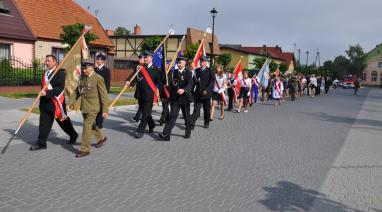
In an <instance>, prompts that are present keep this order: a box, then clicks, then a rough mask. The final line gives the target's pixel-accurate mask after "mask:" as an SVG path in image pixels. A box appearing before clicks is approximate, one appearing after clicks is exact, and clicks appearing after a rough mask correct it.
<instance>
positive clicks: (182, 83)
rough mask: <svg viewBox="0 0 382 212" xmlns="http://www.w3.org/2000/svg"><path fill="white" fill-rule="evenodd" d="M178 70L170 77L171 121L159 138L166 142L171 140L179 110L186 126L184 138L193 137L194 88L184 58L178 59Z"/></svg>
mask: <svg viewBox="0 0 382 212" xmlns="http://www.w3.org/2000/svg"><path fill="white" fill-rule="evenodd" d="M178 68H179V69H176V70H172V71H171V73H170V76H169V92H170V98H169V100H170V104H171V112H170V119H169V120H168V121H167V122H166V125H165V127H164V130H163V133H160V134H159V137H160V138H161V139H163V140H165V141H169V140H170V135H171V131H172V129H173V128H174V126H175V123H176V119H177V118H178V114H179V110H182V114H183V118H184V121H185V124H186V135H185V136H184V138H190V137H191V123H190V103H191V102H192V101H193V97H192V93H191V89H192V86H193V80H192V73H191V71H189V70H187V69H186V59H185V58H183V57H179V58H178Z"/></svg>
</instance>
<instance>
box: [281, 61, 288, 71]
mask: <svg viewBox="0 0 382 212" xmlns="http://www.w3.org/2000/svg"><path fill="white" fill-rule="evenodd" d="M287 69H288V66H287V64H285V63H280V65H279V70H280V72H281V73H285V72H286V71H287Z"/></svg>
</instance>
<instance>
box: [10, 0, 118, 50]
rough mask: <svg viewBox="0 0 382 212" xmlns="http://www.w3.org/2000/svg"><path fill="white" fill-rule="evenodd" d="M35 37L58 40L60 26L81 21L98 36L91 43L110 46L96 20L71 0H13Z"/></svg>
mask: <svg viewBox="0 0 382 212" xmlns="http://www.w3.org/2000/svg"><path fill="white" fill-rule="evenodd" d="M13 1H14V2H15V4H16V6H17V7H18V9H19V11H20V13H21V14H22V16H23V17H24V19H25V21H26V23H27V24H28V26H29V28H30V29H31V31H32V32H33V34H34V35H35V36H36V37H37V38H41V39H48V40H57V41H59V40H60V33H61V32H62V26H64V25H69V24H75V23H83V24H87V25H91V26H92V27H93V28H92V30H91V32H92V33H95V34H96V35H97V36H98V37H99V38H98V39H97V40H95V41H93V42H91V43H90V44H91V45H96V46H101V47H112V46H113V44H112V42H111V41H110V39H109V37H108V36H107V35H106V33H105V31H104V29H103V28H102V26H101V24H100V23H99V22H98V20H97V19H96V18H95V17H94V16H93V15H92V14H90V13H89V12H88V11H86V10H84V9H83V8H82V7H81V6H80V5H78V4H77V3H75V2H74V1H73V0H33V1H32V0H13Z"/></svg>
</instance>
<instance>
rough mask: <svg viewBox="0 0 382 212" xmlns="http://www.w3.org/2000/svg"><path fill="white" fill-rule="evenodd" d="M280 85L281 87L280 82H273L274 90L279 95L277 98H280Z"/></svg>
mask: <svg viewBox="0 0 382 212" xmlns="http://www.w3.org/2000/svg"><path fill="white" fill-rule="evenodd" d="M280 85H281V81H278V82H277V81H276V82H275V88H276V91H277V92H278V93H279V96H280V98H281V88H280Z"/></svg>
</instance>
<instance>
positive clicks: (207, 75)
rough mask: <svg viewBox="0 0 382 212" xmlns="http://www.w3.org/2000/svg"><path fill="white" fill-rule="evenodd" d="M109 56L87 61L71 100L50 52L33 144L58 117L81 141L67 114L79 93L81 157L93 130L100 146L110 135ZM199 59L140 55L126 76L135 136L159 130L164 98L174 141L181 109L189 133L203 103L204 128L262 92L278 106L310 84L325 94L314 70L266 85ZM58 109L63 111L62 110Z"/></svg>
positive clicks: (42, 144)
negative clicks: (156, 59) (159, 63)
mask: <svg viewBox="0 0 382 212" xmlns="http://www.w3.org/2000/svg"><path fill="white" fill-rule="evenodd" d="M105 59H106V56H105V55H103V54H98V55H97V56H96V64H95V65H94V64H92V63H91V62H90V61H85V62H83V64H82V75H81V79H80V82H79V85H78V88H77V89H76V95H75V96H76V98H71V99H70V101H69V103H68V106H66V101H65V96H64V95H63V93H64V88H65V70H58V71H57V73H56V74H52V73H53V70H55V68H56V67H57V59H56V58H55V57H54V56H53V55H48V56H47V57H46V60H45V63H46V66H47V67H48V69H49V70H48V71H46V72H45V73H44V76H43V78H42V79H43V80H42V85H43V86H44V82H45V83H46V82H49V85H48V86H47V89H46V90H45V91H43V95H42V97H41V100H40V111H41V114H40V127H39V136H38V141H37V142H36V144H34V145H32V146H31V147H30V150H31V151H36V150H41V149H46V147H47V145H46V141H47V138H48V135H49V132H50V130H51V128H52V124H53V121H54V119H56V120H57V122H58V123H59V125H60V127H61V128H62V129H63V130H64V131H65V133H66V134H68V135H69V137H70V140H69V142H68V143H69V144H74V143H76V140H77V138H78V137H79V135H78V133H77V132H76V131H75V129H74V128H73V125H72V123H71V121H70V118H69V117H67V111H70V110H71V108H72V106H73V105H74V104H75V102H76V99H78V98H79V97H81V101H80V105H81V107H80V110H81V112H82V115H83V118H84V123H83V132H82V142H81V148H80V151H79V153H78V154H77V155H76V157H84V156H87V155H89V154H90V148H91V145H90V139H91V135H92V134H93V135H94V136H95V138H96V139H97V144H96V148H100V147H102V146H103V144H104V143H105V142H106V141H107V138H106V136H105V135H104V134H103V133H102V131H101V129H102V128H103V119H104V118H107V117H108V109H109V99H108V95H107V94H108V92H109V90H110V70H109V69H107V68H106V67H105ZM199 61H200V63H199V64H198V66H199V67H198V68H196V67H195V65H194V64H192V65H191V66H187V64H188V60H187V58H184V57H178V58H177V61H176V66H175V67H176V68H172V69H171V70H170V71H169V72H166V71H165V70H161V69H159V68H158V67H156V66H155V65H154V64H153V52H152V51H147V52H144V53H142V54H141V55H139V64H138V66H137V68H136V70H135V72H134V73H133V74H132V75H131V76H130V77H129V78H128V79H127V80H126V86H133V85H135V87H136V88H135V94H134V97H135V98H136V99H137V100H138V110H137V113H136V115H135V116H134V117H133V121H135V122H139V125H138V127H137V130H136V132H135V135H134V136H135V138H137V139H139V138H142V137H143V136H144V134H145V133H153V132H154V128H155V127H156V126H157V123H156V122H155V121H154V119H153V117H152V109H153V106H154V104H155V103H157V102H159V100H160V101H161V103H162V113H161V117H160V119H159V121H158V124H159V125H161V126H162V125H164V128H163V131H162V132H161V133H159V134H158V136H159V138H160V139H161V140H164V141H170V139H171V133H172V130H173V128H174V126H175V124H176V121H177V119H178V115H179V112H180V111H181V112H182V115H183V119H184V125H185V135H184V138H185V139H188V138H190V137H191V132H192V130H194V129H195V127H196V126H197V125H196V123H197V121H198V119H199V117H200V114H201V110H202V109H203V128H206V129H208V128H209V127H210V123H211V122H212V121H213V120H214V118H215V110H216V108H219V111H220V116H219V118H218V119H220V120H224V117H225V116H224V115H225V114H224V113H225V111H233V112H236V113H241V112H242V111H243V112H244V113H247V112H248V110H249V107H251V106H252V105H255V104H257V102H258V97H259V96H260V100H261V101H265V100H268V101H269V100H274V101H275V106H280V105H281V102H282V101H283V100H285V99H286V98H287V97H290V99H291V100H292V101H294V100H295V98H296V97H297V98H298V97H301V96H302V95H303V94H304V92H305V90H306V89H308V92H309V93H310V95H312V96H314V95H317V94H318V95H319V90H320V89H319V88H320V86H321V85H320V78H316V77H315V76H314V75H312V76H309V77H305V76H303V75H300V74H299V75H287V76H284V75H281V74H273V75H271V76H270V78H269V83H268V86H267V87H266V88H264V87H262V86H261V84H260V80H259V78H258V77H257V76H256V75H254V76H249V73H248V71H242V77H240V78H239V77H237V75H234V74H232V73H231V72H230V71H224V69H223V67H222V66H221V65H217V66H216V68H215V70H212V69H211V68H209V67H208V58H207V57H206V56H202V57H200V58H199ZM276 73H277V72H276ZM321 81H322V80H321ZM325 85H326V84H325ZM317 92H318V93H317ZM260 93H261V95H260ZM226 94H227V96H228V98H227V96H226ZM59 98H60V99H59ZM192 103H193V111H192V113H191V104H192ZM235 108H236V109H235ZM58 111H61V114H59V113H58ZM147 127H148V131H146V129H147Z"/></svg>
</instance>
